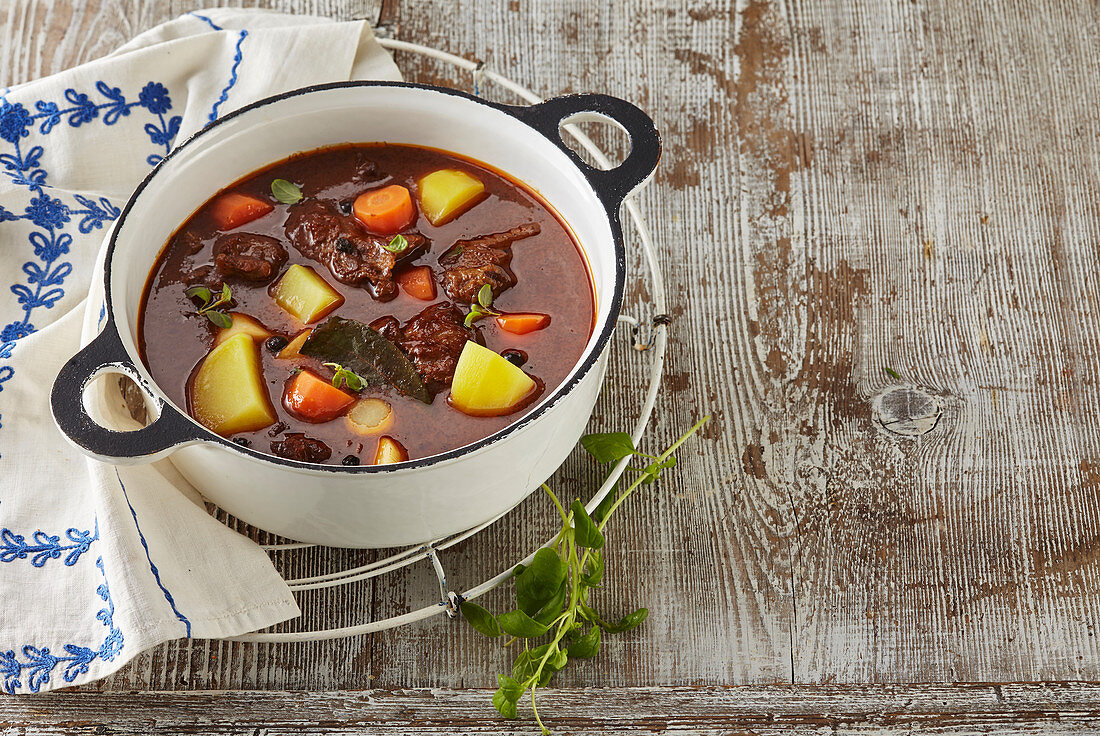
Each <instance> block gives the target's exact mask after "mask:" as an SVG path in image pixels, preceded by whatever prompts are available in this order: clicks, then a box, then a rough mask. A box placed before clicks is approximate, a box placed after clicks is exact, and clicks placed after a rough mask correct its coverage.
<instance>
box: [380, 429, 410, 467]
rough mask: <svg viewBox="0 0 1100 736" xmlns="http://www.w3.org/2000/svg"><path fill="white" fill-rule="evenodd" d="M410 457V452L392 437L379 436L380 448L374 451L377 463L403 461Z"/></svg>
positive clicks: (384, 463) (386, 463) (389, 463)
mask: <svg viewBox="0 0 1100 736" xmlns="http://www.w3.org/2000/svg"><path fill="white" fill-rule="evenodd" d="M408 459H409V452H408V450H406V449H405V448H404V447H402V446H401V443H400V442H398V441H397V440H395V439H394V438H392V437H387V436H386V435H382V436H381V437H379V438H378V449H377V450H375V452H374V464H375V465H391V464H393V463H403V462H405V461H406V460H408Z"/></svg>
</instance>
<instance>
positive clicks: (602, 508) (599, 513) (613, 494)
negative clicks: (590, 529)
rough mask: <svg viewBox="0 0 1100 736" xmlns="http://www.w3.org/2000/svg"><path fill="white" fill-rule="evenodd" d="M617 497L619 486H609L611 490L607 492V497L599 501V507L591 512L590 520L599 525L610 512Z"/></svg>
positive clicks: (616, 484)
mask: <svg viewBox="0 0 1100 736" xmlns="http://www.w3.org/2000/svg"><path fill="white" fill-rule="evenodd" d="M618 497H619V484H618V482H616V483H615V485H613V486H611V490H609V491H608V492H607V495H606V496H604V497H603V500H602V501H600V505H599V506H597V507H596V510H595V511H593V512H592V518H593V519H594V520H595V521H596V523H597V524H599V523H601V522H602V521H603V520H604V519H606V518H607V514H608V512H609V511H611V507H612V506H614V505H615V499H616V498H618Z"/></svg>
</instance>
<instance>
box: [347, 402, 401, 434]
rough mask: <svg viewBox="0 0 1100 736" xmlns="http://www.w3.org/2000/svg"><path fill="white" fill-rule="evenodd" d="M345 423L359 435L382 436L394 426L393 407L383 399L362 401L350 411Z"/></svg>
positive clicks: (356, 403)
mask: <svg viewBox="0 0 1100 736" xmlns="http://www.w3.org/2000/svg"><path fill="white" fill-rule="evenodd" d="M344 421H346V422H347V424H348V429H350V430H351V431H353V432H356V433H358V434H367V435H370V434H382V433H383V432H385V431H386V430H388V429H389V428H390V427H392V426H393V407H392V406H390V404H389V402H388V401H383V400H382V399H377V398H373V397H372V398H368V399H360V400H359V401H357V402H355V404H354V405H353V406H352V407H351V408H350V409H348V413H347V414H345V415H344Z"/></svg>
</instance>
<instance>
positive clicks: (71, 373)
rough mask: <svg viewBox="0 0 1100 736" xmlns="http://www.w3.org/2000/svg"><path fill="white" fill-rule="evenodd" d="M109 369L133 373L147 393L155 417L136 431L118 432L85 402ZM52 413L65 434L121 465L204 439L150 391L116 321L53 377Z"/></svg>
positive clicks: (85, 448)
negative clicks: (95, 415) (93, 385)
mask: <svg viewBox="0 0 1100 736" xmlns="http://www.w3.org/2000/svg"><path fill="white" fill-rule="evenodd" d="M106 373H117V374H121V375H124V376H128V377H129V378H130V379H131V380H133V381H134V383H136V384H137V385H138V387H139V388H141V390H142V392H143V393H144V394H145V396H146V397H147V401H146V406H150V407H151V412H152V413H154V414H155V415H156V419H155V420H154V421H153V422H152V423H151V424H149V425H148V426H146V427H142V428H141V429H136V430H133V431H116V430H112V429H108V428H106V427H103V426H101V425H100V424H98V423H97V422H96V421H95V420H94V419H92V417H91V416H90V415H89V414H88V410H87V408H86V407H85V405H84V391H85V389H86V388H87V387H88V386H89V384H91V382H92V381H93V380H95V379H96V378H98V377H99V376H101V375H103V374H106ZM50 411H51V412H52V413H53V420H54V423H55V424H57V427H58V429H60V430H61V433H62V434H63V435H65V437H66V438H67V439H68V440H69V441H70V442H72V443H73V444H74V445H75V446H76V447H77V448H79V449H80V450H82V451H83V452H85V453H86V454H88V455H91V456H93V457H95V458H97V459H99V460H104V461H106V462H111V463H115V464H118V465H136V464H139V463H148V462H152V461H154V460H159V459H160V458H162V457H164V456H166V455H168V453H169V452H170V451H172V450H174V449H175V448H177V447H179V446H180V445H184V444H190V443H192V442H195V441H198V440H199V439H201V437H200V435H199V429H198V428H197V427H196V426H195V425H194V424H193V423H192V422H191V420H190V419H188V418H187V417H186V416H184V415H183V414H181V413H180V412H179V411H177V410H176V409H174V408H173V407H171V406H169V405H168V404H166V403H164V402H163V401H161V399H160V398H158V397H157V396H156V395H155V394H153V392H152V391H150V389H149V386H148V384H147V383H146V381H145V379H144V378H142V377H141V374H140V373H139V372H138V370H137V367H136V366H135V365H134V363H133V361H132V360H131V359H130V357H129V355H128V354H127V352H126V348H125V347H123V345H122V340H121V338H120V337H119V335H118V329H117V328H116V327H115V323H114V320H108V321H107V323H106V324H105V325H104V326H103V331H102V332H100V333H99V335H98V336H97V337H96V338H95V339H94V340H92V341H91V342H90V343H88V344H87V345H85V346H84V348H82V349H81V351H80V352H79V353H77V354H76V355H74V356H73V357H72V358H70V359H69V361H68V362H67V363H65V365H64V366H63V367H62V368H61V372H60V373H58V374H57V378H56V379H54V383H53V390H52V391H51V392H50Z"/></svg>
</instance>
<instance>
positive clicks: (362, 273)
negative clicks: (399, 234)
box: [284, 199, 428, 300]
mask: <svg viewBox="0 0 1100 736" xmlns="http://www.w3.org/2000/svg"><path fill="white" fill-rule="evenodd" d="M284 227H285V228H286V235H287V237H288V238H289V239H290V242H291V243H292V244H293V245H294V247H295V248H297V249H298V250H299V251H300V252H301V253H302V255H304V256H305V257H307V258H312V259H313V260H315V261H317V262H318V263H321V264H323V265H325V266H327V267H328V270H329V271H331V272H332V275H333V276H334V277H335V278H336V280H337V281H340V282H341V283H344V284H350V285H352V286H365V287H366V288H367V289H368V290H369V291H370V293H371V296H373V297H374V298H375V299H383V300H385V299H392V298H393V297H394V296H396V295H397V285H396V284H395V283H394V281H393V267H394V266H395V265H396V264H397V263H398V261H401V260H406V259H408V258H411V257H413V256H415V255H416V254H418V253H419V252H420V251H421V250H423V249H424V247H425V246H427V244H428V239H427V238H425V237H424V236H423V235H421V234H419V233H405V234H404V235H405V239H406V240H407V241H408V242H409V247H408V248H407V249H406V250H405V252H404V253H400V254H395V253H392V252H390V251H389V250H387V249H386V248H385V245H386V244H388V243H389V241H390V239H389V238H381V237H378V236H375V235H371V234H369V233H367V232H366V231H365V230H364V229H363V228H362V227H361V226H360V225H359V223H358V222H357V221H356V220H355V219H354V218H352V217H345V216H343V215H341V214H340V211H339V210H338V209H337V207H336V206H335V205H334V204H333V203H332V202H327V201H322V200H316V199H310V200H306V201H303V202H300V203H299V204H296V205H294V206H293V207H291V208H290V210H289V216H288V217H287V220H286V225H285V226H284Z"/></svg>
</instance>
